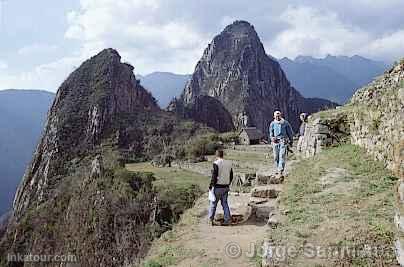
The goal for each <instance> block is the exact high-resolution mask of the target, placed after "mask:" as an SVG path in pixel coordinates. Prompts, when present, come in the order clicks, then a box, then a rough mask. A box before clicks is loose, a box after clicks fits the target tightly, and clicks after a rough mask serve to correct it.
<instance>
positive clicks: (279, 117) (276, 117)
mask: <svg viewBox="0 0 404 267" xmlns="http://www.w3.org/2000/svg"><path fill="white" fill-rule="evenodd" d="M274 119H275V120H277V121H280V120H281V119H282V113H281V112H280V111H279V110H277V111H275V112H274Z"/></svg>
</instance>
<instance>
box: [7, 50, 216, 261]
mask: <svg viewBox="0 0 404 267" xmlns="http://www.w3.org/2000/svg"><path fill="white" fill-rule="evenodd" d="M209 131H210V130H209V129H206V128H202V127H200V125H198V124H195V123H193V122H190V121H179V120H178V119H177V118H176V117H175V116H173V115H172V114H169V113H167V112H165V111H163V110H161V109H160V108H159V107H158V105H157V103H156V100H155V99H154V97H153V96H152V95H151V94H150V93H149V92H148V91H147V90H145V89H144V88H143V87H142V86H141V85H140V84H139V82H138V81H137V79H136V77H135V76H134V74H133V67H132V66H131V65H129V64H127V63H122V62H121V57H120V55H119V54H118V52H117V51H116V50H113V49H105V50H103V51H101V52H100V53H98V54H97V55H95V56H93V57H92V58H90V59H88V60H86V61H85V62H83V63H82V64H81V66H80V67H79V68H77V69H76V70H75V71H74V72H73V73H71V74H70V75H69V77H68V78H67V79H66V80H65V81H64V82H63V83H62V85H61V86H60V87H59V89H58V91H57V94H56V97H55V100H54V102H53V104H52V107H51V109H50V112H49V113H48V118H47V122H46V124H45V129H44V131H43V135H42V138H41V140H40V142H39V144H38V146H37V148H36V151H35V153H34V155H33V159H32V161H31V164H30V165H29V166H28V168H27V169H26V172H25V175H24V178H23V181H22V183H21V184H20V186H19V187H18V190H17V193H16V198H15V201H14V204H13V211H12V215H11V218H10V223H9V224H8V227H7V231H6V233H5V234H4V236H3V238H2V239H1V242H0V260H1V261H0V265H1V266H4V265H6V266H14V265H13V264H14V263H13V262H8V263H7V262H6V258H7V257H6V255H8V254H13V255H17V254H21V255H28V254H32V255H40V254H46V255H60V254H63V255H74V257H75V261H76V262H77V264H79V265H81V266H122V265H127V264H128V263H136V262H138V261H139V259H140V258H141V257H142V255H144V254H145V253H146V252H147V250H148V247H149V245H150V242H151V240H153V238H155V237H156V236H158V235H159V234H161V233H162V232H164V231H166V230H167V228H169V224H170V223H171V222H172V221H175V218H176V217H178V216H179V214H180V213H181V212H182V211H183V210H184V209H185V208H186V205H184V204H183V202H186V201H188V203H189V202H190V203H192V199H193V198H195V197H196V196H198V192H199V191H198V189H197V188H196V187H195V186H188V187H185V188H180V189H178V188H176V187H174V188H170V189H171V191H169V192H171V193H173V194H178V196H179V197H176V198H167V197H166V196H167V194H169V193H167V192H166V191H164V190H163V189H161V190H157V189H156V188H155V187H154V184H153V181H154V180H155V177H154V176H153V175H152V174H150V173H129V172H128V171H126V170H125V169H124V168H123V167H124V165H125V163H127V162H139V161H144V160H152V159H154V157H155V156H159V158H160V159H161V160H162V161H163V163H164V164H165V163H166V162H167V161H170V160H169V159H168V158H169V157H175V156H176V151H177V150H176V149H177V148H182V147H184V145H185V144H184V143H185V142H186V141H188V140H190V139H191V137H193V136H194V135H197V134H201V133H206V132H209ZM164 189H168V188H164ZM176 190H183V191H184V192H186V193H187V195H186V197H187V198H186V199H185V201H184V200H183V198H182V195H181V194H180V193H178V192H177V191H176ZM188 198H190V199H191V200H189V199H188ZM181 201H182V202H181ZM179 202H181V203H182V204H181V205H180V204H179ZM176 205H178V206H179V207H180V208H176V209H174V208H172V207H174V206H176ZM167 225H168V226H167ZM98 255H102V257H99V256H98ZM49 265H50V266H56V265H53V263H51V264H49ZM19 266H36V265H35V262H24V263H21V264H20V265H19ZM57 266H59V263H58V264H57Z"/></svg>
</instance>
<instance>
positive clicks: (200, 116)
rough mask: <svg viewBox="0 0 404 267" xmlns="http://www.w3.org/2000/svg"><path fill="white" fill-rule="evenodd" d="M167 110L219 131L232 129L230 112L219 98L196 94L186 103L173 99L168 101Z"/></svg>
mask: <svg viewBox="0 0 404 267" xmlns="http://www.w3.org/2000/svg"><path fill="white" fill-rule="evenodd" d="M168 110H169V111H173V112H175V113H177V115H180V117H182V118H185V119H192V120H194V121H197V122H200V123H203V124H205V125H206V126H208V127H211V128H213V129H216V130H217V131H219V132H229V131H232V130H234V125H233V121H232V117H231V114H230V113H229V112H228V111H227V109H226V108H225V107H224V106H223V104H222V103H221V102H220V101H219V100H217V99H216V98H213V97H211V96H207V95H200V96H197V97H195V99H194V100H193V101H192V103H190V104H188V105H184V104H183V103H182V102H181V101H178V100H176V99H175V100H173V101H172V102H171V103H170V105H169V107H168Z"/></svg>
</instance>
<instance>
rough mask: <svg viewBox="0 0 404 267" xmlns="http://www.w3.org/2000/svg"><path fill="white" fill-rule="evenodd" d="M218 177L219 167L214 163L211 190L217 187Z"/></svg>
mask: <svg viewBox="0 0 404 267" xmlns="http://www.w3.org/2000/svg"><path fill="white" fill-rule="evenodd" d="M217 176H219V167H218V166H217V165H216V164H215V163H213V170H212V178H211V179H210V185H209V190H210V189H212V187H214V186H215V185H216V183H217Z"/></svg>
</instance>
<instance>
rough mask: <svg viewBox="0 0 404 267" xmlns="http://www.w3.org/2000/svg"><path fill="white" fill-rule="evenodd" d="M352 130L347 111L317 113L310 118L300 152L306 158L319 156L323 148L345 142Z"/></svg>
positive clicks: (300, 144)
mask: <svg viewBox="0 0 404 267" xmlns="http://www.w3.org/2000/svg"><path fill="white" fill-rule="evenodd" d="M349 132H350V128H349V123H348V116H347V113H346V112H345V110H343V109H341V108H337V109H335V110H328V111H323V112H319V113H316V114H314V115H312V116H310V117H309V118H308V123H307V124H306V129H305V135H304V137H303V138H302V140H301V142H299V148H298V150H299V151H300V152H301V153H302V155H303V156H304V157H312V156H314V155H316V154H318V153H319V152H320V151H321V150H322V148H324V147H328V146H333V145H338V144H340V143H342V142H345V141H346V139H347V137H348V136H349Z"/></svg>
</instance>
